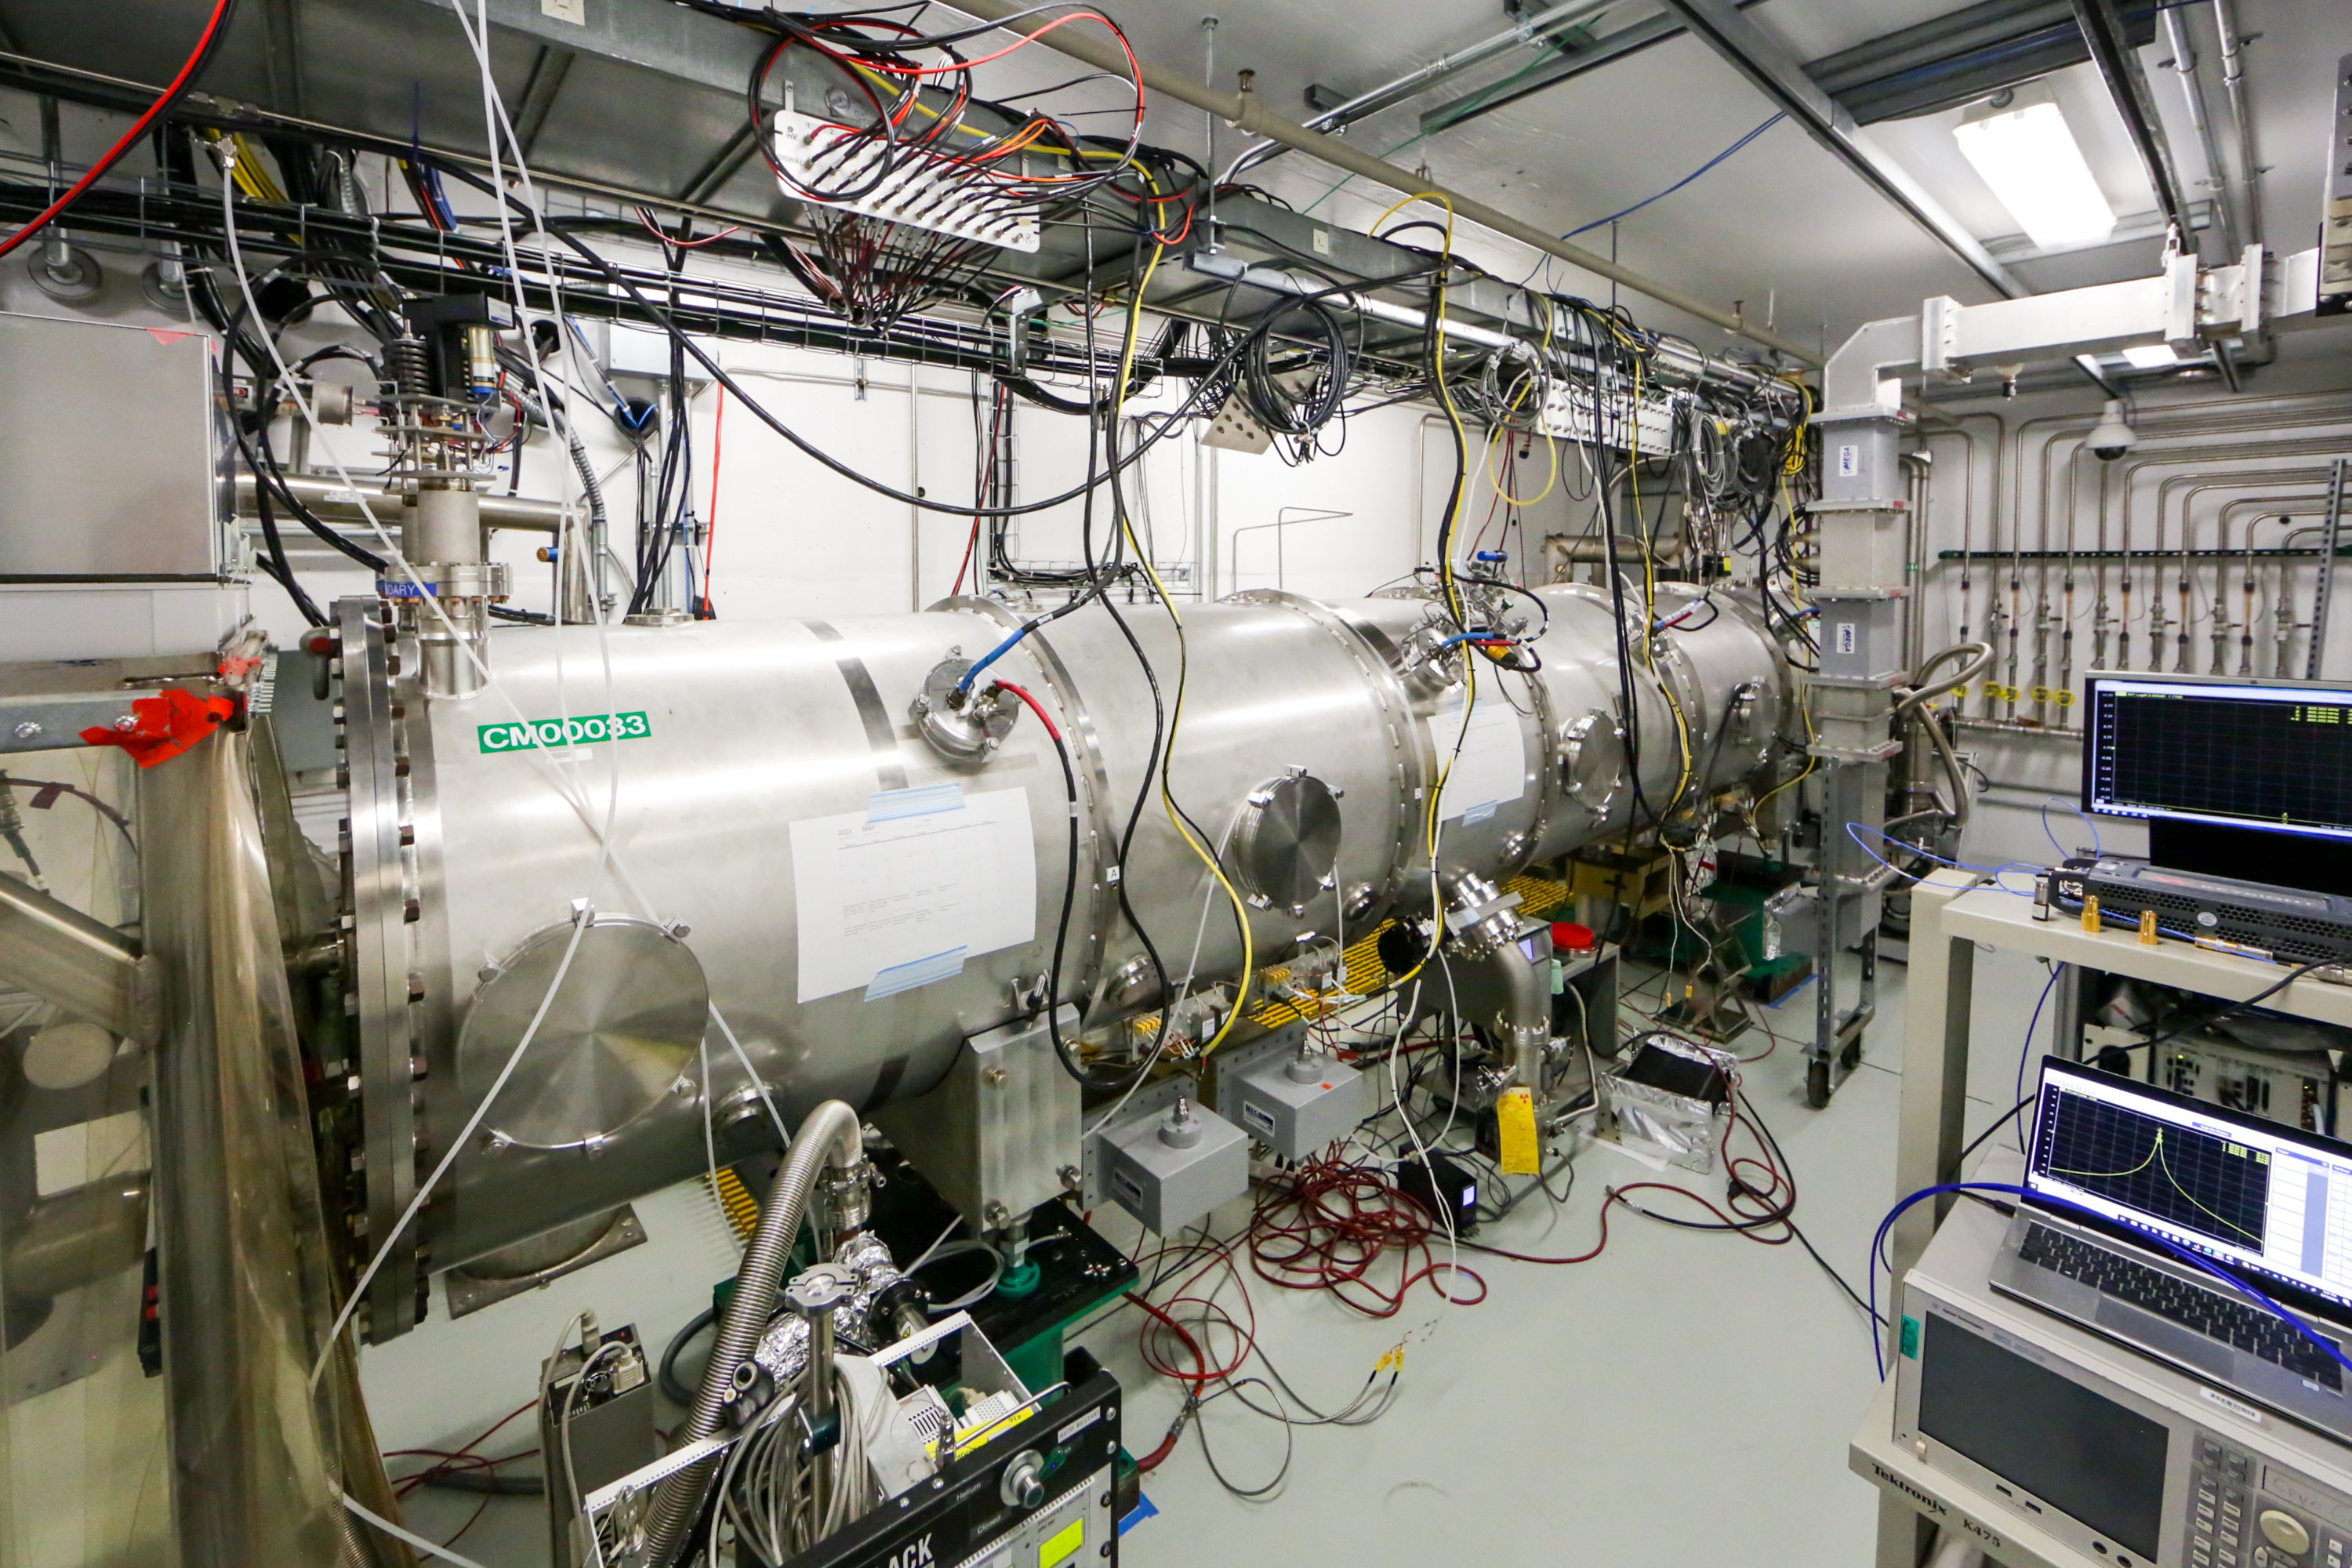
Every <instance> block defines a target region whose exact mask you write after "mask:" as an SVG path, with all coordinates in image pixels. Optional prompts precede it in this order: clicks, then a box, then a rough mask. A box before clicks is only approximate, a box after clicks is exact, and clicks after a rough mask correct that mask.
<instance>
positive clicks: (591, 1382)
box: [539, 1320, 661, 1568]
mask: <svg viewBox="0 0 2352 1568" xmlns="http://www.w3.org/2000/svg"><path fill="white" fill-rule="evenodd" d="M592 1330H593V1320H592ZM596 1342H597V1349H596V1350H595V1351H594V1352H593V1355H592V1354H591V1352H586V1351H583V1349H582V1347H580V1346H579V1345H567V1346H565V1347H564V1348H563V1349H562V1351H561V1352H557V1354H556V1357H555V1359H554V1360H553V1361H551V1362H550V1363H546V1364H545V1365H544V1366H542V1367H541V1370H540V1376H541V1379H542V1383H543V1386H544V1387H545V1389H546V1398H545V1399H544V1400H542V1401H541V1405H540V1407H539V1447H540V1454H541V1458H542V1460H543V1461H545V1460H550V1459H551V1460H552V1461H553V1462H552V1463H548V1464H546V1465H545V1471H546V1475H547V1500H548V1530H549V1552H550V1561H551V1562H552V1563H554V1564H555V1568H580V1565H581V1564H583V1563H588V1562H591V1561H595V1560H597V1559H598V1558H600V1557H601V1559H602V1560H603V1561H606V1562H610V1561H611V1560H612V1556H611V1554H612V1552H613V1550H614V1547H615V1546H617V1545H618V1542H616V1541H612V1540H606V1541H604V1542H600V1545H601V1547H602V1551H601V1552H598V1553H593V1554H592V1553H590V1552H583V1551H582V1550H581V1548H582V1547H583V1546H584V1545H585V1544H586V1542H584V1541H583V1538H582V1535H581V1532H580V1531H578V1530H576V1529H575V1528H574V1524H575V1521H577V1520H578V1517H579V1510H580V1503H581V1500H582V1499H584V1498H586V1497H587V1496H588V1495H589V1494H590V1493H592V1492H593V1491H595V1490H596V1489H597V1488H599V1487H602V1486H604V1485H605V1484H606V1483H607V1482H610V1481H616V1480H618V1479H621V1478H622V1477H623V1476H625V1475H628V1474H630V1473H631V1472H632V1471H635V1470H638V1469H642V1468H644V1467H646V1466H647V1465H650V1464H652V1463H653V1462H654V1460H655V1459H656V1458H659V1457H660V1455H661V1446H660V1444H659V1443H658V1442H656V1433H655V1431H654V1383H653V1368H652V1365H651V1363H648V1362H647V1361H646V1352H645V1347H644V1346H643V1345H641V1344H640V1343H639V1342H638V1341H637V1331H636V1326H635V1324H627V1325H625V1326H623V1327H621V1328H617V1329H614V1330H613V1331H611V1332H610V1333H606V1334H601V1335H598V1336H596ZM592 1360H593V1363H594V1364H593V1366H592V1365H590V1364H588V1363H590V1362H591V1361H592ZM583 1372H585V1373H587V1375H586V1377H585V1378H583V1376H582V1375H581V1374H582V1373H583ZM567 1459H568V1460H569V1461H570V1468H569V1469H568V1470H567V1469H566V1467H565V1463H564V1461H565V1460H567ZM574 1481H576V1482H577V1483H578V1484H579V1491H578V1493H577V1494H576V1495H575V1494H574V1493H573V1492H572V1489H571V1483H572V1482H574Z"/></svg>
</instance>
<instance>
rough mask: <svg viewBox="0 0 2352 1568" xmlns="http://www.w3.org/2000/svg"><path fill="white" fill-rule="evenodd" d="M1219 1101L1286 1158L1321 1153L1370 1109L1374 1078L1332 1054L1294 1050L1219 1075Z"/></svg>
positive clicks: (1267, 1144) (1271, 1055)
mask: <svg viewBox="0 0 2352 1568" xmlns="http://www.w3.org/2000/svg"><path fill="white" fill-rule="evenodd" d="M1217 1084H1218V1088H1217V1103H1218V1104H1219V1105H1221V1106H1223V1108H1224V1110H1227V1111H1228V1112H1230V1113H1231V1114H1232V1115H1233V1116H1234V1118H1235V1119H1236V1120H1238V1121H1240V1122H1241V1125H1242V1131H1244V1132H1246V1133H1248V1134H1249V1135H1250V1136H1251V1137H1253V1138H1255V1139H1256V1140H1257V1141H1258V1142H1261V1143H1264V1144H1265V1145H1266V1147H1268V1148H1270V1149H1272V1150H1273V1151H1274V1152H1275V1153H1276V1155H1277V1156H1278V1157H1280V1158H1282V1159H1285V1160H1304V1159H1306V1158H1307V1156H1309V1155H1311V1154H1319V1153H1321V1152H1323V1151H1324V1150H1325V1149H1326V1148H1328V1147H1329V1146H1330V1145H1331V1144H1332V1143H1334V1142H1338V1141H1339V1140H1340V1139H1342V1138H1345V1137H1346V1136H1347V1135H1348V1134H1349V1133H1350V1132H1352V1131H1355V1130H1356V1124H1357V1123H1358V1122H1360V1121H1363V1119H1364V1118H1365V1117H1367V1116H1370V1114H1371V1113H1372V1094H1371V1081H1370V1079H1367V1078H1365V1077H1364V1075H1363V1074H1361V1073H1360V1072H1358V1071H1357V1070H1356V1069H1355V1068H1351V1067H1349V1066H1347V1065H1345V1064H1344V1063H1342V1062H1340V1061H1339V1060H1337V1059H1335V1058H1331V1057H1328V1056H1311V1057H1302V1056H1300V1055H1299V1054H1298V1052H1297V1050H1296V1049H1288V1050H1282V1051H1277V1052H1275V1053H1273V1054H1270V1055H1267V1056H1265V1057H1261V1058H1259V1059H1257V1060H1256V1061H1254V1062H1251V1063H1249V1064H1248V1065H1246V1066H1244V1067H1243V1068H1240V1069H1239V1070H1238V1071H1236V1070H1234V1069H1233V1068H1226V1069H1225V1071H1224V1072H1223V1073H1221V1074H1220V1075H1219V1076H1218V1079H1217Z"/></svg>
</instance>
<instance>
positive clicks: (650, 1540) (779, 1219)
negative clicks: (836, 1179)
mask: <svg viewBox="0 0 2352 1568" xmlns="http://www.w3.org/2000/svg"><path fill="white" fill-rule="evenodd" d="M865 1157H866V1150H865V1143H864V1139H863V1137H862V1135H861V1134H860V1132H859V1131H858V1125H857V1112H856V1111H855V1110H851V1109H850V1108H849V1107H848V1106H847V1105H845V1104H844V1103H843V1102H842V1101H840V1100H826V1101H824V1103H823V1104H821V1105H819V1106H818V1107H817V1108H816V1109H815V1110H812V1111H810V1112H809V1113H808V1116H807V1118H806V1120H804V1121H802V1123H801V1125H800V1131H798V1132H796V1133H795V1134H793V1146H792V1150H791V1152H789V1153H787V1154H786V1155H785V1156H784V1163H783V1164H782V1165H781V1166H780V1167H778V1168H777V1171H776V1179H775V1182H774V1184H772V1186H770V1187H769V1189H768V1201H767V1202H766V1203H765V1204H763V1205H761V1207H760V1225H759V1228H758V1229H757V1230H755V1231H753V1232H752V1234H751V1245H750V1246H749V1247H745V1248H744V1249H743V1265H742V1267H741V1268H738V1269H737V1270H736V1271H735V1291H734V1294H733V1295H731V1296H730V1297H729V1298H728V1300H727V1311H726V1314H725V1315H724V1316H723V1317H721V1318H720V1319H719V1328H718V1331H717V1336H716V1337H715V1338H714V1339H713V1340H712V1341H711V1344H710V1360H709V1363H708V1364H706V1365H705V1366H704V1367H703V1369H702V1386H701V1387H700V1388H698V1389H697V1390H696V1391H695V1395H694V1408H693V1410H692V1412H691V1413H689V1414H688V1416H687V1418H686V1425H685V1426H684V1427H683V1428H681V1429H680V1430H679V1432H678V1434H677V1444H676V1445H675V1446H676V1447H686V1446H687V1445H688V1444H689V1443H698V1442H700V1441H701V1440H702V1439H703V1438H705V1437H708V1436H711V1435H712V1434H713V1433H715V1432H717V1431H718V1430H719V1425H720V1423H722V1422H723V1421H724V1420H725V1419H726V1413H727V1403H728V1401H729V1399H730V1398H731V1397H732V1396H733V1394H734V1387H735V1369H736V1368H737V1367H739V1366H740V1365H741V1364H742V1363H743V1358H744V1357H745V1356H747V1355H750V1354H751V1348H752V1347H753V1346H754V1345H756V1344H758V1343H759V1342H760V1335H761V1331H764V1330H765V1329H766V1328H767V1326H768V1320H769V1318H770V1317H771V1316H772V1315H773V1313H774V1311H775V1307H776V1290H777V1288H778V1287H779V1286H780V1285H782V1282H783V1277H784V1264H785V1262H786V1260H787V1259H788V1258H791V1256H792V1250H793V1239H794V1238H795V1237H798V1236H799V1235H800V1232H801V1220H802V1218H803V1216H804V1215H806V1214H807V1213H808V1202H809V1194H811V1193H813V1192H814V1191H815V1190H816V1179H817V1176H818V1174H819V1173H822V1172H823V1171H824V1167H825V1165H826V1164H827V1163H831V1164H832V1165H833V1166H834V1167H835V1169H836V1170H848V1169H851V1168H852V1167H854V1166H856V1164H857V1163H858V1162H859V1161H861V1160H863V1159H864V1158H865ZM718 1463H719V1461H718V1460H717V1458H709V1459H704V1460H701V1461H700V1462H698V1463H696V1464H692V1465H688V1466H687V1467H686V1468H684V1469H682V1470H680V1471H678V1472H677V1474H676V1475H674V1476H672V1477H670V1478H669V1479H667V1480H666V1481H664V1482H663V1483H662V1484H661V1489H660V1490H659V1491H657V1492H656V1493H655V1495H654V1503H653V1510H652V1513H651V1516H650V1517H649V1518H648V1520H647V1521H646V1562H647V1563H656V1564H667V1563H669V1562H670V1561H671V1560H672V1559H673V1558H675V1557H676V1556H677V1549H678V1546H679V1545H680V1543H681V1539H682V1537H683V1536H684V1535H685V1533H686V1530H687V1527H688V1525H690V1524H692V1523H693V1522H694V1516H695V1515H696V1514H697V1513H698V1512H699V1511H700V1510H701V1508H702V1499H703V1495H704V1494H705V1493H706V1492H708V1491H709V1488H710V1477H711V1472H712V1471H713V1470H715V1469H716V1468H718Z"/></svg>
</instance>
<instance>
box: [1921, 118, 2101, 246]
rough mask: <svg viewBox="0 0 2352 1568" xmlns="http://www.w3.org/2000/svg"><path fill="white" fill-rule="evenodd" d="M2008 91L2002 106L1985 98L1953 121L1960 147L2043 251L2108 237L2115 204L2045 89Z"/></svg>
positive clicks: (2028, 235) (2026, 233)
mask: <svg viewBox="0 0 2352 1568" xmlns="http://www.w3.org/2000/svg"><path fill="white" fill-rule="evenodd" d="M2035 85H2038V84H2035ZM2009 96H2010V101H2009V102H2007V103H2005V104H2002V105H2000V106H1999V107H1996V106H1995V105H1994V104H1993V102H1992V101H1991V100H1987V101H1985V102H1983V103H1980V104H1978V105H1976V106H1975V107H1974V108H1972V109H1970V110H1968V111H1967V113H1966V114H1965V115H1964V116H1963V117H1962V119H1961V121H1960V123H1959V124H1958V125H1956V126H1954V127H1953V128H1952V135H1953V136H1954V137H1955V138H1956V139H1957V140H1958V142H1959V144H1960V152H1961V153H1962V154H1963V155H1965V156H1966V157H1967V159H1968V161H1969V163H1970V164H1972V165H1974V167H1975V169H1976V172H1977V173H1978V174H1979V175H1980V176H1982V178H1983V180H1984V183H1985V184H1988V185H1990V186H1991V187H1992V194H1993V195H1996V196H1998V197H2000V205H2003V206H2005V207H2007V208H2008V209H2009V211H2010V215H2011V216H2012V217H2014V218H2016V219H2017V222H2018V226H2019V227H2021V228H2022V229H2024V230H2025V235H2026V237H2027V238H2029V239H2031V240H2032V241H2033V243H2034V244H2035V245H2037V246H2040V247H2042V248H2043V249H2045V250H2048V249H2052V248H2054V247H2059V246H2065V245H2072V246H2082V245H2095V244H2097V243H2099V242H2100V241H2101V240H2104V239H2105V238H2106V237H2108V236H2109V235H2110V234H2113V233H2114V232H2115V227H2116V209H2115V208H2113V207H2111V206H2109V205H2107V198H2106V196H2105V195H2104V194H2102V193H2101V191H2100V190H2099V183H2098V181H2096V180H2095V179H2093V178H2092V177H2091V166H2090V164H2088V163H2084V161H2083V149H2082V148H2081V147H2079V146H2077V145H2076V144H2075V142H2074V132H2073V131H2072V130H2071V129H2069V128H2068V126H2067V124H2066V116H2065V115H2064V114H2063V113H2061V112H2060V111H2059V108H2058V105H2057V104H2056V103H2055V102H2053V100H2051V98H2050V96H2049V89H2046V88H2042V89H2040V90H2039V91H2036V90H2035V89H2034V85H2029V86H2028V87H2024V88H2020V89H2016V90H2015V91H2014V92H2013V93H2011V94H2010V95H2009ZM2029 100H2031V101H2029Z"/></svg>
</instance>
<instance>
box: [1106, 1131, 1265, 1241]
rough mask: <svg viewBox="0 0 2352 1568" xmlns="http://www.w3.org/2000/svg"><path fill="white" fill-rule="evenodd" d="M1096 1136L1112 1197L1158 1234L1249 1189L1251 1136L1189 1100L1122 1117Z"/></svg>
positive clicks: (1185, 1224)
mask: <svg viewBox="0 0 2352 1568" xmlns="http://www.w3.org/2000/svg"><path fill="white" fill-rule="evenodd" d="M1179 1110H1181V1111H1182V1112H1183V1116H1182V1120H1181V1123H1180V1122H1179V1121H1178V1111H1179ZM1100 1136H1101V1138H1102V1141H1103V1148H1102V1151H1101V1155H1102V1159H1101V1165H1102V1171H1103V1177H1104V1184H1105V1186H1106V1187H1107V1189H1108V1194H1109V1195H1110V1196H1111V1197H1112V1198H1113V1199H1115V1200H1117V1202H1118V1205H1119V1207H1121V1208H1123V1209H1125V1210H1126V1211H1127V1212H1128V1213H1129V1214H1131V1215H1134V1216H1135V1217H1136V1218H1137V1219H1139V1220H1140V1221H1141V1222H1142V1223H1143V1225H1144V1226H1146V1227H1147V1228H1149V1229H1151V1230H1155V1231H1157V1232H1159V1233H1160V1235H1162V1236H1166V1235H1168V1234H1170V1233H1171V1232H1172V1231H1176V1230H1180V1229H1181V1228H1182V1227H1184V1226H1188V1225H1190V1224H1192V1222H1193V1221H1194V1220H1196V1219H1199V1218H1200V1217H1201V1216H1202V1215H1205V1214H1207V1213H1208V1212H1209V1211H1210V1210H1211V1209H1213V1208H1215V1207H1216V1206H1217V1205H1219V1204H1223V1203H1230V1202H1231V1201H1232V1200H1234V1198H1237V1197H1240V1196H1241V1195H1242V1194H1244V1193H1246V1192H1248V1191H1249V1138H1248V1136H1247V1135H1246V1134H1244V1132H1243V1131H1242V1130H1241V1129H1240V1128H1238V1127H1236V1126H1234V1124H1233V1123H1232V1122H1230V1121H1226V1120H1225V1119H1224V1118H1223V1117H1222V1116H1219V1115H1218V1114H1217V1113H1216V1112H1215V1111H1213V1110H1208V1109H1207V1108H1205V1107H1203V1106H1200V1105H1196V1104H1193V1103H1192V1102H1191V1101H1190V1100H1179V1101H1178V1103H1177V1104H1176V1105H1175V1106H1166V1107H1160V1108H1158V1109H1155V1110H1148V1111H1144V1112H1142V1113H1140V1114H1136V1115H1131V1116H1129V1117H1125V1118H1122V1119H1121V1120H1120V1121H1118V1122H1117V1123H1115V1124H1113V1125H1112V1126H1110V1127H1108V1128H1105V1129H1104V1130H1103V1131H1102V1133H1101V1135H1100Z"/></svg>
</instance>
